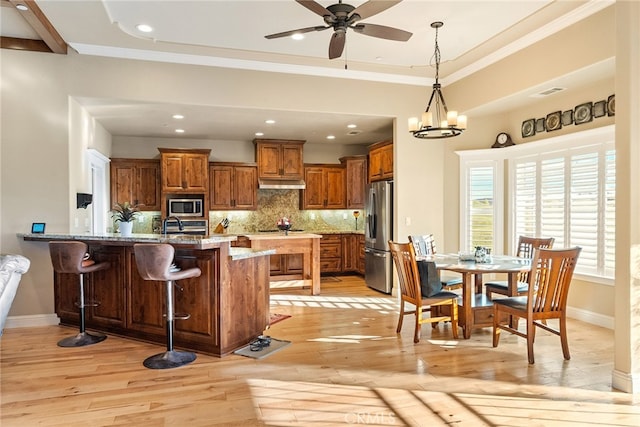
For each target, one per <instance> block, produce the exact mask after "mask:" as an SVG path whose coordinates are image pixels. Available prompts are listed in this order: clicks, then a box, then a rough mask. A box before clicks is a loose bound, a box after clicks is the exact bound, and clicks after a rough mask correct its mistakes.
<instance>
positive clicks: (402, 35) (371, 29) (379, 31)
mask: <svg viewBox="0 0 640 427" xmlns="http://www.w3.org/2000/svg"><path fill="white" fill-rule="evenodd" d="M350 28H352V29H353V30H354V31H355V32H357V33H360V34H364V35H365V36H371V37H378V38H380V39H387V40H396V41H399V42H406V41H407V40H409V39H410V38H411V36H412V35H413V33H410V32H408V31H405V30H400V29H398V28H393V27H385V26H384V25H376V24H357V25H354V26H352V27H350Z"/></svg>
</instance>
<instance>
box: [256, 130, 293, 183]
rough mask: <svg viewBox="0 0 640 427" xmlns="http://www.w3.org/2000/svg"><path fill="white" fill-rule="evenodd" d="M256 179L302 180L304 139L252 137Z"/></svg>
mask: <svg viewBox="0 0 640 427" xmlns="http://www.w3.org/2000/svg"><path fill="white" fill-rule="evenodd" d="M253 142H254V143H255V144H256V161H257V162H258V179H273V180H302V177H303V174H304V166H303V163H302V145H303V144H304V141H293V140H278V139H254V141H253Z"/></svg>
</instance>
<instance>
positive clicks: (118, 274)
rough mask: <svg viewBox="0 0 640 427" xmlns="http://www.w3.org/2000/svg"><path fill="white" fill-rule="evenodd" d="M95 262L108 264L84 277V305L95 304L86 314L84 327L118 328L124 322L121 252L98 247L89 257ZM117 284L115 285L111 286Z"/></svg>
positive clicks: (121, 250)
mask: <svg viewBox="0 0 640 427" xmlns="http://www.w3.org/2000/svg"><path fill="white" fill-rule="evenodd" d="M91 257H92V258H93V259H95V260H96V262H108V263H109V268H107V269H106V270H100V271H96V272H94V273H90V274H87V275H85V276H87V280H86V282H88V287H87V288H88V292H87V294H86V296H87V297H88V299H87V301H88V302H93V303H96V304H97V305H96V306H93V307H89V308H88V310H87V312H86V313H85V314H86V319H87V325H88V326H102V327H107V328H108V327H109V326H119V327H123V326H124V323H125V315H124V306H125V305H124V304H123V302H124V301H125V299H124V283H125V279H124V278H125V275H126V259H125V249H124V248H123V247H113V246H105V247H100V248H99V249H97V250H96V251H94V252H93V253H92V254H91ZM114 284H119V285H114Z"/></svg>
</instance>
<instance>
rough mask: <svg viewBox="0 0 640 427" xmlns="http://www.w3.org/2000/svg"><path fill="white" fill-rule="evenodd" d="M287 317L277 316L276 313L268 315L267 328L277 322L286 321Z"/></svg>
mask: <svg viewBox="0 0 640 427" xmlns="http://www.w3.org/2000/svg"><path fill="white" fill-rule="evenodd" d="M289 317H291V316H289V315H288V314H278V313H271V314H270V315H269V326H271V325H274V324H276V323H278V322H281V321H283V320H284V319H288V318H289Z"/></svg>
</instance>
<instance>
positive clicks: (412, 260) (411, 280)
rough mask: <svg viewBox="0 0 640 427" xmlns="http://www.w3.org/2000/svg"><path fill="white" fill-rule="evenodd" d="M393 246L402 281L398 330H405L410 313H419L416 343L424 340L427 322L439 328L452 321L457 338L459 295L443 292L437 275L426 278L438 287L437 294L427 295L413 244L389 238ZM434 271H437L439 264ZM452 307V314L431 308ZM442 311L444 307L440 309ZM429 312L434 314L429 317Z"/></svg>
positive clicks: (391, 249)
mask: <svg viewBox="0 0 640 427" xmlns="http://www.w3.org/2000/svg"><path fill="white" fill-rule="evenodd" d="M389 249H390V251H391V255H392V257H393V262H394V264H395V266H396V271H397V272H398V282H399V284H400V317H399V319H398V328H397V329H396V332H397V333H398V334H399V333H400V331H401V330H402V320H403V319H404V316H406V315H408V314H415V316H416V323H415V330H414V336H413V342H414V343H418V342H420V330H421V327H422V324H423V323H432V324H433V325H434V327H435V324H436V323H437V322H446V321H449V322H451V330H452V332H453V337H454V338H455V339H457V338H458V295H456V294H455V293H453V292H448V291H443V290H442V289H441V284H440V283H439V282H438V278H437V275H432V276H430V277H423V280H427V281H428V280H431V281H433V280H435V282H436V284H437V285H438V286H436V289H435V291H434V294H433V295H423V292H422V290H421V286H420V283H421V282H420V279H421V278H420V273H419V271H418V264H417V261H416V256H415V252H414V250H413V245H412V244H411V243H395V242H393V241H391V240H389ZM425 270H426V271H428V270H431V271H433V272H435V264H433V268H432V269H425ZM405 304H411V305H413V306H414V309H413V310H411V309H406V308H405ZM444 306H448V307H447V308H448V309H449V310H448V311H449V313H450V315H436V316H434V315H433V314H434V312H432V311H431V308H434V307H444ZM439 311H441V310H439ZM425 312H430V315H429V316H428V317H427V316H425Z"/></svg>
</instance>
